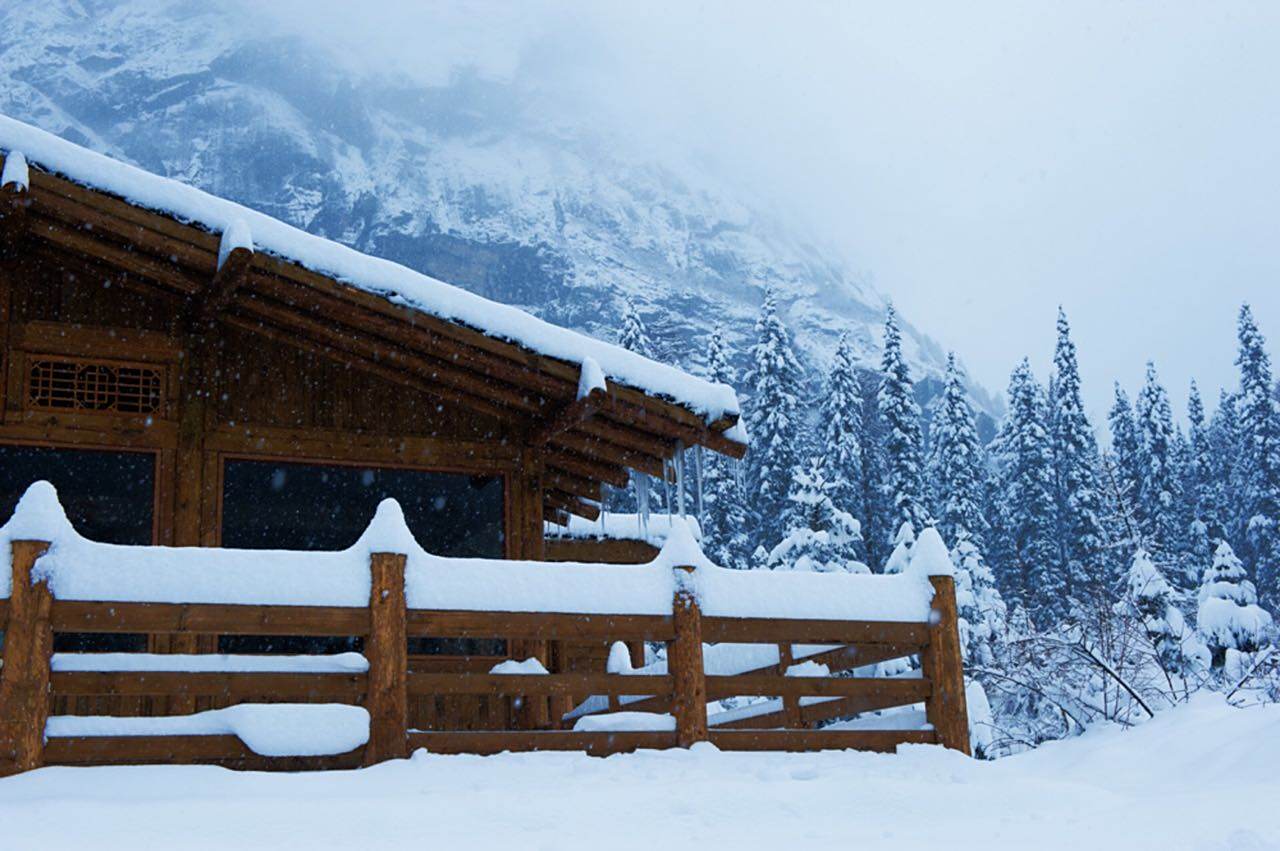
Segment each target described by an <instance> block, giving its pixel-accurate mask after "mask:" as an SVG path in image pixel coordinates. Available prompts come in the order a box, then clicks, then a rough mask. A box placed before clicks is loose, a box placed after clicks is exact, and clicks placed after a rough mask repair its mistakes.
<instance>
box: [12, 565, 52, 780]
mask: <svg viewBox="0 0 1280 851" xmlns="http://www.w3.org/2000/svg"><path fill="white" fill-rule="evenodd" d="M47 549H49V545H48V544H47V543H45V542H44V541H14V542H13V544H12V553H13V590H12V591H11V592H10V595H9V625H8V627H7V629H6V633H5V639H4V669H3V670H2V671H0V776H2V775H5V774H14V773H17V772H20V771H30V770H32V769H33V768H39V767H40V766H41V765H43V764H44V725H45V722H46V721H47V720H48V718H49V667H50V664H51V662H52V657H53V624H52V622H51V620H50V613H51V611H52V609H53V594H51V593H50V591H49V583H48V582H47V581H45V580H43V579H42V580H40V581H39V582H38V583H36V584H34V585H33V584H31V571H32V568H33V567H34V566H35V563H36V559H38V558H40V556H41V555H43V554H44V552H45V551H46V550H47Z"/></svg>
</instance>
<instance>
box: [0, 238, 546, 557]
mask: <svg viewBox="0 0 1280 851" xmlns="http://www.w3.org/2000/svg"><path fill="white" fill-rule="evenodd" d="M181 308H182V304H181V303H178V302H176V301H170V300H168V299H166V298H161V297H159V296H150V295H146V294H143V293H142V292H140V291H134V290H132V289H130V288H128V287H127V286H125V285H122V284H121V283H120V281H119V280H111V279H106V278H105V277H104V276H103V275H101V274H94V273H90V272H86V271H84V270H83V269H78V268H76V267H75V265H74V261H73V260H70V259H68V260H67V261H66V262H65V263H60V262H58V261H56V260H54V259H52V258H47V257H45V256H44V255H37V256H20V257H18V258H17V259H16V260H14V259H10V260H6V261H3V263H0V351H2V354H3V367H2V368H0V380H2V381H3V385H2V386H0V392H2V395H3V401H4V410H3V419H2V421H0V441H2V442H5V443H15V442H17V443H36V444H40V445H47V446H61V447H82V448H89V447H94V448H108V449H109V448H118V449H135V450H149V451H153V452H155V453H156V454H157V456H158V465H157V500H156V509H157V510H156V530H155V542H156V543H162V544H177V545H204V546H215V545H217V544H218V543H219V527H220V521H219V494H220V492H221V486H220V481H219V478H220V471H221V467H222V461H223V459H225V458H227V457H262V458H273V459H292V460H306V461H316V462H325V461H330V462H338V463H360V464H368V465H376V466H402V467H413V468H419V469H430V470H450V471H457V472H469V473H482V474H491V475H493V474H497V475H502V476H504V477H505V481H506V493H507V500H506V502H507V507H506V518H505V519H506V524H505V525H506V531H507V535H506V540H507V554H508V556H509V557H523V558H540V557H541V555H542V531H541V530H542V506H541V488H540V487H539V485H540V480H539V470H538V467H539V464H538V455H537V454H536V453H533V452H530V451H528V450H525V449H522V448H521V447H520V445H519V440H520V439H521V438H520V435H517V434H513V433H511V430H510V429H509V427H507V426H506V425H505V424H504V423H502V422H501V421H498V420H496V419H492V418H489V417H486V416H484V415H480V414H476V413H473V412H471V411H469V410H465V409H460V408H459V407H458V406H457V405H455V404H452V403H447V402H442V401H440V400H439V399H437V398H435V397H433V396H431V395H429V394H427V393H424V392H421V391H418V390H415V389H411V388H408V387H405V386H400V385H396V384H394V383H392V382H391V381H388V380H385V379H383V378H381V377H376V376H373V375H370V374H368V373H364V372H361V371H359V370H357V369H354V368H352V367H351V366H349V365H344V364H342V363H339V362H336V361H335V360H333V359H330V358H328V357H324V356H320V355H317V354H313V353H310V352H308V351H305V350H303V349H301V348H297V347H294V346H291V345H290V344H289V343H288V341H287V340H283V339H278V338H269V337H267V336H263V335H260V334H257V333H252V332H250V331H246V330H241V329H238V328H232V327H228V326H225V325H221V324H215V325H213V326H212V331H211V332H209V333H192V332H190V331H188V330H187V329H186V326H185V323H184V321H183V314H182V311H181ZM33 355H55V356H62V357H65V358H68V359H77V358H78V359H85V358H89V359H98V360H103V361H105V362H109V363H114V362H137V363H142V364H148V365H154V366H156V367H158V368H159V369H160V370H161V371H162V372H163V375H164V387H163V392H164V397H165V398H164V404H163V406H162V408H161V410H160V411H158V412H157V413H156V414H154V415H148V416H142V415H129V414H119V413H111V412H85V411H71V410H57V411H54V410H32V409H31V408H30V407H29V406H27V405H26V404H25V403H26V399H25V395H26V394H25V392H24V388H25V370H26V365H27V362H28V359H29V358H31V357H32V356H33Z"/></svg>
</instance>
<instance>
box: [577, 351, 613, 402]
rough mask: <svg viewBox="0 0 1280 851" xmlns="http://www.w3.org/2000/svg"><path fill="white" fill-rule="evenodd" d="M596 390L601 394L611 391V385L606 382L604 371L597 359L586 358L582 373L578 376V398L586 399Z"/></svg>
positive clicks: (583, 361)
mask: <svg viewBox="0 0 1280 851" xmlns="http://www.w3.org/2000/svg"><path fill="white" fill-rule="evenodd" d="M596 390H599V391H600V392H601V393H606V392H608V390H609V385H608V384H606V383H605V380H604V370H603V369H601V368H600V364H598V363H596V361H595V358H591V357H584V358H583V359H582V373H581V374H580V375H579V376H578V398H579V399H585V398H587V397H588V396H590V395H591V394H592V392H594V391H596Z"/></svg>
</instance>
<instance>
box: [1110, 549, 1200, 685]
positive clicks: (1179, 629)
mask: <svg viewBox="0 0 1280 851" xmlns="http://www.w3.org/2000/svg"><path fill="white" fill-rule="evenodd" d="M1173 601H1174V591H1173V587H1172V586H1170V585H1169V583H1168V582H1167V581H1166V580H1165V578H1164V576H1163V575H1162V574H1161V573H1160V570H1159V569H1158V568H1157V567H1156V566H1155V563H1154V562H1152V560H1151V557H1150V556H1148V555H1147V553H1146V551H1144V550H1138V552H1137V553H1135V554H1134V557H1133V565H1132V566H1131V567H1130V568H1129V575H1128V577H1127V581H1126V583H1125V599H1124V605H1127V606H1128V607H1129V609H1130V611H1132V612H1133V613H1134V614H1136V615H1137V616H1138V617H1139V618H1140V619H1141V620H1142V624H1143V627H1144V628H1145V630H1146V633H1147V639H1148V640H1149V641H1150V642H1151V645H1152V647H1153V648H1154V650H1155V654H1156V658H1157V659H1158V660H1159V662H1160V667H1162V668H1163V669H1164V670H1166V671H1170V672H1181V671H1183V670H1184V669H1185V667H1186V657H1187V655H1188V653H1187V648H1186V647H1184V643H1185V642H1186V641H1187V640H1188V639H1190V638H1192V637H1193V636H1192V633H1191V632H1190V630H1189V629H1188V628H1187V625H1186V621H1185V620H1184V618H1183V617H1182V612H1181V611H1180V610H1179V609H1178V607H1177V606H1175V605H1174V602H1173Z"/></svg>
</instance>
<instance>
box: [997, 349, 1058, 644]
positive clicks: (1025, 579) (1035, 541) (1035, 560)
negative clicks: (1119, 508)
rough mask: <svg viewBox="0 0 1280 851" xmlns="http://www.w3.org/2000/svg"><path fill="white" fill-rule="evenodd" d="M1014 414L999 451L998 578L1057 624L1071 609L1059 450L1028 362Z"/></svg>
mask: <svg viewBox="0 0 1280 851" xmlns="http://www.w3.org/2000/svg"><path fill="white" fill-rule="evenodd" d="M1008 400H1009V412H1008V414H1007V415H1006V416H1005V421H1004V424H1003V425H1002V426H1001V429H1000V433H999V434H998V435H997V437H996V440H995V443H994V446H993V450H994V455H995V457H996V460H997V463H998V464H999V467H1000V507H1001V515H1002V516H1001V518H1000V522H999V525H1000V528H1001V534H1002V535H1003V536H1004V537H1005V541H1004V542H1003V553H1004V554H1005V555H1006V556H1007V557H1008V558H1009V559H1010V563H1009V564H1005V565H1002V572H1001V573H1002V575H998V577H997V578H998V579H1000V581H1001V582H1002V583H1003V584H1004V587H1003V588H1002V589H1001V590H1002V592H1003V593H1004V594H1005V596H1006V597H1010V598H1012V599H1013V600H1014V601H1016V602H1018V603H1020V604H1022V605H1024V606H1026V607H1027V608H1028V610H1029V611H1030V614H1031V616H1032V618H1033V619H1035V620H1038V621H1042V622H1044V623H1053V622H1056V621H1057V620H1059V619H1061V618H1062V617H1064V616H1065V615H1066V614H1067V612H1068V611H1069V609H1070V606H1069V600H1068V599H1067V588H1066V580H1065V577H1063V575H1062V572H1061V567H1060V562H1059V560H1058V559H1057V558H1056V557H1055V556H1056V555H1057V545H1056V541H1055V531H1056V519H1055V516H1056V510H1055V509H1056V506H1055V503H1054V498H1053V484H1054V479H1053V449H1052V445H1051V442H1050V439H1049V434H1048V432H1047V431H1046V429H1045V407H1046V405H1045V400H1044V394H1043V391H1042V390H1041V389H1040V385H1039V384H1038V383H1037V382H1036V379H1035V376H1034V375H1032V373H1031V364H1030V363H1029V362H1028V361H1027V360H1026V359H1025V358H1024V359H1023V361H1022V363H1020V364H1019V365H1018V367H1017V368H1016V369H1015V370H1014V371H1013V374H1012V375H1011V376H1010V378H1009V390H1008Z"/></svg>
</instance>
